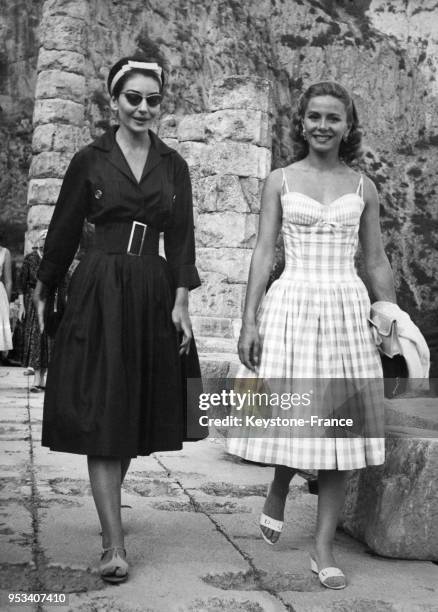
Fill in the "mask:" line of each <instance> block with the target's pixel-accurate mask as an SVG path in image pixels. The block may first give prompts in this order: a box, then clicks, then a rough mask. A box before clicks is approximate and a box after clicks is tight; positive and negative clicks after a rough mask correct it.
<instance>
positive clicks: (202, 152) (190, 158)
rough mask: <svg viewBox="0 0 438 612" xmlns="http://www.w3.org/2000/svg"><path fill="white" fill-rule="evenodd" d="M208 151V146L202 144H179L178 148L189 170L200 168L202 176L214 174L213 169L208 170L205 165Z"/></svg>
mask: <svg viewBox="0 0 438 612" xmlns="http://www.w3.org/2000/svg"><path fill="white" fill-rule="evenodd" d="M208 150H209V149H208V145H206V144H205V143H203V142H181V143H180V144H179V146H178V152H179V153H180V154H181V155H182V156H183V157H184V159H185V160H186V162H187V163H188V165H189V167H190V170H192V168H202V174H204V175H205V174H215V171H214V169H213V170H210V169H209V168H208V167H207V164H206V158H207V152H208Z"/></svg>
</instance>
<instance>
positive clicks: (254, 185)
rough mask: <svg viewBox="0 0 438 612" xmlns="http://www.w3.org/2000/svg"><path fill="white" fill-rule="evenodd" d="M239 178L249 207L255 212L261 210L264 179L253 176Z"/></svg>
mask: <svg viewBox="0 0 438 612" xmlns="http://www.w3.org/2000/svg"><path fill="white" fill-rule="evenodd" d="M239 180H240V186H241V188H242V192H243V195H244V197H245V200H246V202H247V206H248V209H249V210H250V211H251V212H253V213H257V212H259V211H260V202H261V199H262V191H263V185H264V180H263V179H258V178H254V177H252V176H250V177H248V178H240V179H239Z"/></svg>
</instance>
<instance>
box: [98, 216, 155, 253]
mask: <svg viewBox="0 0 438 612" xmlns="http://www.w3.org/2000/svg"><path fill="white" fill-rule="evenodd" d="M159 238H160V234H159V232H158V231H157V230H156V229H154V228H152V227H150V226H148V225H146V224H144V223H140V221H132V222H128V223H106V224H105V225H96V228H95V233H94V248H95V249H98V250H100V251H104V252H105V253H125V254H126V255H132V256H134V257H135V256H136V257H140V256H142V255H158V243H159Z"/></svg>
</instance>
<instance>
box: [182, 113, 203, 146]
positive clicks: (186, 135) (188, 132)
mask: <svg viewBox="0 0 438 612" xmlns="http://www.w3.org/2000/svg"><path fill="white" fill-rule="evenodd" d="M207 119H208V122H209V121H210V115H206V114H204V113H197V114H194V115H185V116H184V117H182V119H181V121H180V122H179V124H178V130H177V134H178V140H179V141H180V142H184V141H186V140H191V141H196V142H204V141H205V139H206V135H205V129H206V122H207Z"/></svg>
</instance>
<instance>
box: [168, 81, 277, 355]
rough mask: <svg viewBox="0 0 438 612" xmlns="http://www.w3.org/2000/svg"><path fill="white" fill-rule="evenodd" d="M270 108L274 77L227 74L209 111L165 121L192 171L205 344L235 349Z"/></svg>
mask: <svg viewBox="0 0 438 612" xmlns="http://www.w3.org/2000/svg"><path fill="white" fill-rule="evenodd" d="M271 114H272V91H271V86H270V83H269V81H267V80H265V79H261V78H251V77H228V78H225V79H222V80H220V81H218V82H217V83H215V84H214V85H213V87H212V89H211V90H210V95H209V102H208V112H205V113H195V114H191V115H185V116H183V117H178V116H175V115H170V116H168V117H167V118H165V119H164V121H163V122H162V124H161V126H160V131H159V133H160V135H161V136H162V137H163V138H164V139H165V140H166V142H167V143H168V144H169V145H170V146H173V147H174V148H176V149H177V150H178V151H179V152H180V153H181V154H182V156H183V157H184V158H185V159H186V160H187V162H188V164H189V167H190V172H191V176H192V182H193V194H194V204H195V229H196V243H197V265H198V269H199V272H200V275H201V279H202V287H201V288H200V289H198V290H197V291H195V292H194V293H193V294H192V297H191V302H190V303H191V312H192V319H193V326H194V331H195V335H196V336H197V338H198V349H200V350H201V351H206V352H227V353H229V354H231V355H233V356H234V355H235V353H236V340H237V337H238V333H239V330H240V317H241V310H242V305H243V299H244V296H245V290H246V283H247V279H248V270H249V262H250V258H251V253H252V248H253V247H254V242H255V238H256V233H257V225H258V212H259V206H260V195H261V189H262V183H263V179H265V178H266V177H267V175H268V174H269V172H270V169H271V129H270V123H271V121H270V119H271ZM222 357H223V358H224V356H222ZM227 358H228V359H229V356H228V357H227Z"/></svg>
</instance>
